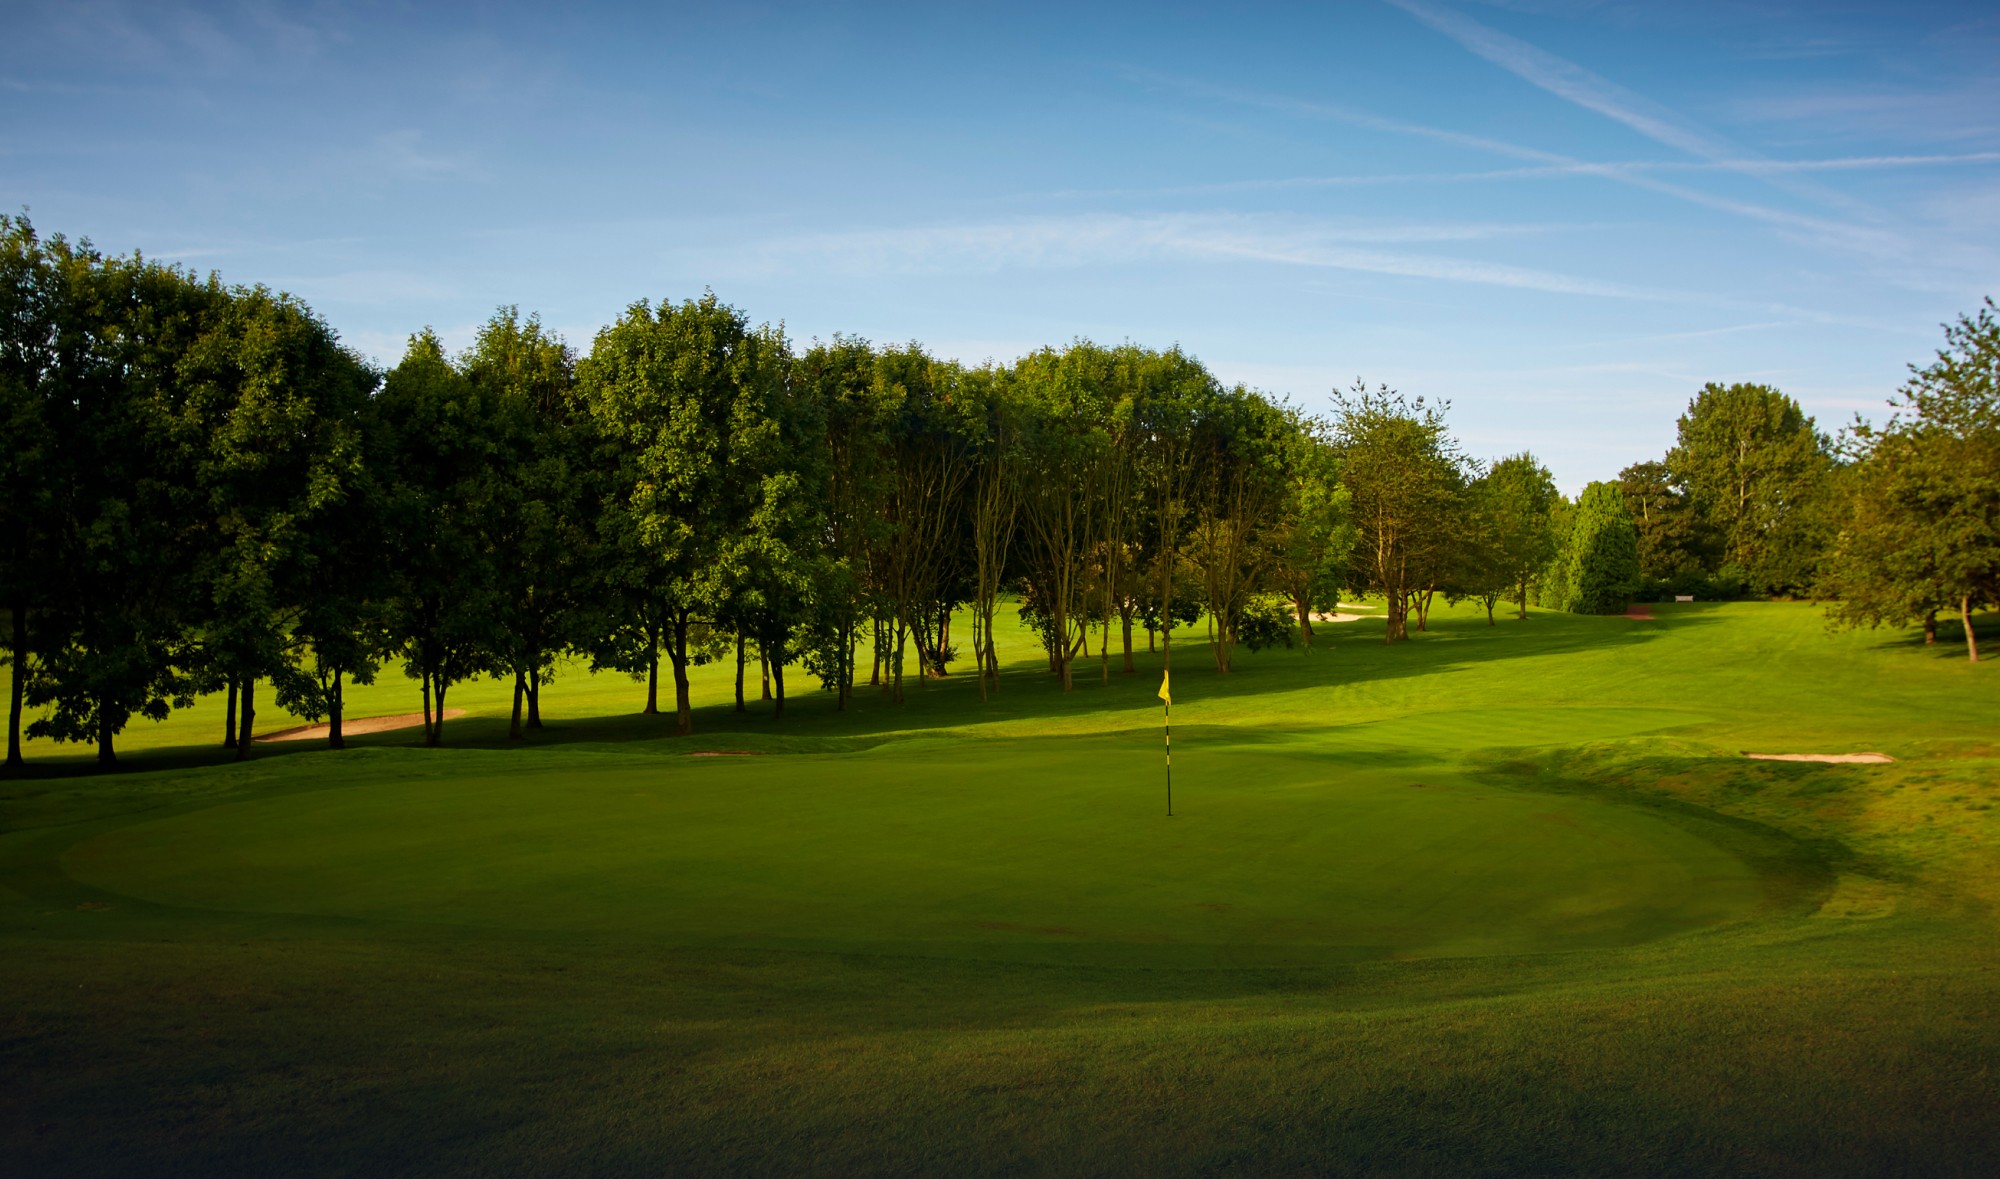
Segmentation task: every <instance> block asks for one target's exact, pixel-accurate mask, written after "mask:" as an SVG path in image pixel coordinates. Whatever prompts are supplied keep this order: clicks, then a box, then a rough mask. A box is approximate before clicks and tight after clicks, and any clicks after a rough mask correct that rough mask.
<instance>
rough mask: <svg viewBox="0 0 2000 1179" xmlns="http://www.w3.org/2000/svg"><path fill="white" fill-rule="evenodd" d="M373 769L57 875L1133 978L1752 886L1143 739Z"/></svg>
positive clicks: (1608, 939) (1629, 840)
mask: <svg viewBox="0 0 2000 1179" xmlns="http://www.w3.org/2000/svg"><path fill="white" fill-rule="evenodd" d="M373 760H375V761H376V762H378V763H386V764H380V765H379V768H378V769H377V772H375V773H370V774H367V775H366V776H365V777H361V776H357V778H358V779H359V780H353V781H350V782H348V783H343V784H339V785H331V786H328V787H326V788H324V789H320V790H314V791H309V792H304V793H296V794H289V795H286V796H283V797H280V798H276V799H268V800H259V801H253V802H243V803H233V804H229V805H225V806H219V807H213V808H209V809H205V810H200V811H196V812H194V813H192V814H189V815H185V816H181V817H177V818H172V819H166V820H161V821H156V822H150V823H141V824H138V825H136V826H132V827H127V828H122V829H120V830H117V831H114V832H111V833H108V834H105V835H102V836H99V837H97V838H96V839H93V840H90V841H87V842H85V843H82V844H80V845H78V846H77V847H76V848H74V849H72V850H71V851H70V852H69V853H68V855H67V856H66V857H65V859H64V867H65V869H66V870H67V871H68V872H69V873H70V874H71V875H72V876H74V877H75V878H76V879H77V880H79V881H82V882H84V883H87V884H90V885H93V886H96V887H99V888H102V889H104V890H106V891H107V892H114V893H119V894H123V895H127V896H132V897H135V898H142V899H144V900H147V901H151V902H154V903H158V904H166V905H186V906H195V907H200V908H205V909H221V910H243V911H252V912H258V913H273V914H275V913H295V914H316V915H323V916H339V917H353V918H365V919H369V920H388V921H398V922H432V923H440V924H462V925H476V926H488V927H506V928H520V929H533V930H542V931H555V930H572V931H578V932H585V933H588V934H590V935H593V936H598V937H618V938H629V939H640V940H644V941H647V942H664V943H669V944H699V945H706V946H729V947H738V948H763V949H774V948H775V949H793V950H800V949H807V950H830V951H838V952H850V953H851V952H857V951H866V952H874V953H891V954H916V955H926V956H928V955H948V956H954V957H972V958H982V957H989V956H995V957H1005V958H1019V959H1024V960H1032V961H1075V962H1090V963H1094V964H1099V965H1150V966H1164V965H1172V966H1218V965H1272V964H1300V963H1310V962H1314V961H1318V960H1322V959H1325V958H1329V957H1336V958H1337V957H1342V956H1366V955H1389V954H1401V955H1418V954H1467V953H1474V954H1477V953H1516V952H1528V951H1542V950H1561V949H1570V948H1576V947H1582V946H1597V945H1619V944H1626V943H1630V942H1637V941H1642V940H1645V939H1648V938H1653V937H1660V936H1664V935H1667V934H1671V933H1675V932H1679V931H1683V930H1687V929H1694V928H1701V927H1706V926H1711V925H1715V924H1718V923H1721V922H1725V921H1730V920H1741V919H1743V918H1745V917H1746V916H1748V915H1749V914H1750V913H1752V912H1753V911H1755V909H1756V907H1757V905H1758V902H1759V900H1760V898H1761V896H1762V892H1761V889H1760V887H1759V881H1758V879H1757V877H1756V875H1755V874H1754V872H1753V871H1752V870H1751V869H1750V867H1749V866H1748V865H1746V864H1745V863H1744V862H1743V861H1742V860H1741V859H1739V858H1737V857H1736V856H1734V855H1732V854H1731V853H1729V852H1728V851H1726V850H1724V849H1723V848H1721V847H1718V846H1717V845H1716V844H1714V843H1712V842H1709V841H1708V840H1706V839H1704V838H1702V836H1701V835H1700V834H1699V833H1697V832H1693V831H1690V830H1687V829H1685V828H1683V827H1677V826H1674V825H1672V824H1670V823H1668V822H1666V821H1664V820H1662V819H1661V818H1659V817H1657V816H1655V815H1652V814H1648V813H1646V812H1643V811H1638V810H1633V809H1630V808H1621V807H1616V806H1608V805H1605V804H1604V803H1601V802H1597V801H1593V800H1590V799H1585V798H1576V797H1548V796H1541V795H1535V794H1528V793H1522V792H1519V791H1510V790H1502V789H1495V788H1492V787H1484V786H1477V785H1472V784H1468V783H1465V782H1463V781H1460V780H1458V779H1457V778H1456V776H1455V775H1451V774H1449V773H1448V772H1446V773H1440V772H1439V771H1440V770H1442V767H1439V766H1435V765H1433V766H1429V767H1425V766H1422V765H1420V764H1419V765H1410V766H1403V767H1398V768H1397V769H1396V770H1393V771H1387V772H1385V771H1381V770H1367V769H1361V768H1357V766H1356V765H1354V764H1352V762H1350V763H1349V764H1343V763H1342V762H1341V761H1339V760H1335V759H1331V758H1329V757H1326V756H1316V755H1315V754H1313V753H1311V752H1299V753H1293V752H1269V751H1265V750H1207V751H1203V752H1200V753H1196V754H1193V755H1191V756H1184V758H1183V762H1182V767H1181V772H1182V777H1183V781H1184V783H1188V784H1189V785H1186V786H1184V788H1183V791H1182V797H1181V804H1180V809H1179V814H1178V815H1177V816H1176V817H1174V818H1171V819H1169V818H1166V817H1164V811H1163V806H1162V802H1161V793H1160V774H1159V769H1160V767H1159V764H1158V757H1157V752H1156V751H1155V750H1153V749H1152V748H1151V747H1150V745H1149V744H1148V743H1146V742H1144V741H1142V740H1140V739H1137V738H1126V739H1118V738H1083V737H1069V738H1054V739H1043V740H1019V739H1017V740H1006V741H993V742H981V743H978V744H977V745H976V746H975V747H973V748H965V749H961V750H959V751H957V752H956V753H954V754H953V755H952V756H950V757H948V758H947V757H944V756H940V755H939V753H938V752H936V751H916V752H903V753H893V754H888V755H875V756H861V755H835V756H829V755H817V756H804V757H799V758H795V759H786V760H785V761H783V762H780V763H777V764H775V765H773V764H766V763H763V762H761V761H759V760H758V759H753V758H747V757H739V758H715V759H702V760H700V761H694V762H691V763H686V764H680V765H673V766H671V767H663V766H661V765H660V764H658V763H657V762H654V763H650V764H643V765H638V766H634V765H632V764H630V763H629V762H623V761H621V760H614V759H605V760H606V762H607V764H605V765H602V766H594V765H589V764H588V763H585V764H584V765H578V766H572V767H570V768H567V769H564V770H541V771H539V772H527V773H511V774H505V775H486V774H478V773H473V774H469V775H467V776H465V777H458V778H453V779H450V780H446V781H440V780H437V779H424V778H418V779H407V778H398V777H397V776H396V774H395V768H394V759H393V758H376V759H373ZM1353 760H1354V761H1360V760H1362V759H1353ZM1426 770H1428V772H1427V773H1426V772H1424V771H1426Z"/></svg>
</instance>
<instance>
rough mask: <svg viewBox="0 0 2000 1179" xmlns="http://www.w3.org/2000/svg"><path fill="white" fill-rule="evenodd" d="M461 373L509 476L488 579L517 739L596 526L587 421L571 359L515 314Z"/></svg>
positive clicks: (570, 608) (578, 587)
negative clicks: (475, 391)
mask: <svg viewBox="0 0 2000 1179" xmlns="http://www.w3.org/2000/svg"><path fill="white" fill-rule="evenodd" d="M460 367H461V368H463V369H464V371H465V374H466V376H467V377H468V378H469V379H470V380H471V381H472V382H473V384H474V385H476V386H478V387H480V388H481V390H482V392H483V394H484V396H485V398H486V399H487V400H489V401H490V402H491V403H492V404H493V406H494V410H495V416H496V424H497V426H498V429H499V432H500V436H501V437H500V439H499V445H500V447H501V450H500V453H501V455H502V456H503V457H502V459H501V461H502V462H504V463H505V464H506V466H507V468H508V469H509V470H510V471H511V473H512V478H510V479H507V480H505V481H503V482H502V483H500V484H499V485H498V486H497V487H496V489H495V491H496V498H495V502H494V505H493V506H494V510H495V513H496V519H495V525H496V526H497V528H498V529H499V531H500V532H501V534H502V535H504V536H505V537H506V538H507V541H506V543H505V544H504V545H501V546H499V547H498V548H497V549H496V552H495V575H496V577H497V578H498V592H499V605H500V608H501V610H502V611H503V614H504V618H503V622H504V626H503V630H502V634H501V637H500V659H501V663H502V664H503V670H504V671H505V672H506V673H507V674H509V675H511V676H512V678H513V681H514V707H513V712H512V714H511V719H510V721H509V724H508V736H509V737H510V738H511V739H515V740H519V739H520V738H521V737H522V736H523V734H524V730H525V729H530V728H540V727H541V723H542V716H541V694H542V685H543V684H545V683H546V682H548V680H549V679H550V678H551V677H552V676H553V675H554V672H555V666H556V659H557V656H558V655H559V654H561V652H562V651H563V650H564V649H565V648H567V647H568V646H569V645H570V643H571V641H572V639H573V637H574V635H573V631H574V629H575V625H576V621H577V616H578V614H579V611H580V609H581V602H580V600H579V599H580V597H581V595H582V593H583V590H584V585H583V581H584V577H585V573H586V563H587V561H588V559H589V556H590V551H589V544H590V539H591V528H590V525H591V524H592V523H593V522H594V521H592V520H590V519H589V518H588V515H587V513H586V510H585V509H586V500H585V495H586V493H587V492H588V491H590V490H592V487H591V482H592V480H591V474H592V473H591V472H589V471H588V469H587V468H588V455H589V451H590V445H589V440H588V437H587V434H588V425H589V419H588V417H587V416H585V415H584V414H583V413H581V412H580V409H581V407H580V406H579V405H578V402H577V397H576V389H575V368H576V357H575V354H574V353H572V352H571V350H570V348H569V346H568V345H567V344H565V343H563V341H562V340H561V339H559V338H557V337H556V336H553V335H551V334H550V333H549V332H547V331H546V330H544V329H543V327H542V324H541V320H540V319H539V318H538V317H536V316H533V315H530V316H528V317H527V318H526V319H523V318H522V317H521V314H520V311H519V309H517V308H514V307H502V308H500V309H499V310H498V311H496V312H495V313H494V315H493V317H492V318H491V319H489V320H487V321H486V324H485V326H484V327H482V328H481V329H480V331H479V335H478V337H477V338H476V339H475V340H474V341H473V345H472V347H471V349H470V350H469V351H467V353H466V354H465V355H464V357H462V358H461V360H460ZM524 711H525V716H524V715H523V714H524Z"/></svg>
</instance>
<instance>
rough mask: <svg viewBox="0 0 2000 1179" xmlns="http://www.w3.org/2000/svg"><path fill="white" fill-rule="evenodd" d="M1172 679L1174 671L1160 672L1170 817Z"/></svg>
mask: <svg viewBox="0 0 2000 1179" xmlns="http://www.w3.org/2000/svg"><path fill="white" fill-rule="evenodd" d="M1172 679H1173V673H1172V672H1169V671H1162V672H1161V673H1160V707H1161V708H1163V709H1165V710H1166V711H1165V712H1164V713H1162V716H1163V717H1164V719H1165V724H1166V730H1165V732H1166V738H1167V817H1168V818H1169V819H1171V818H1173V817H1174V694H1173V692H1172V690H1171V689H1170V688H1169V686H1168V685H1169V683H1170V682H1171V681H1172Z"/></svg>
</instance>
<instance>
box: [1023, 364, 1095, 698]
mask: <svg viewBox="0 0 2000 1179" xmlns="http://www.w3.org/2000/svg"><path fill="white" fill-rule="evenodd" d="M1015 378H1016V381H1017V382H1018V384H1019V388H1020V389H1021V392H1022V395H1023V399H1024V401H1025V403H1026V409H1027V411H1028V413H1027V419H1028V422H1029V425H1028V427H1027V430H1026V431H1025V433H1024V437H1023V440H1022V441H1023V447H1022V459H1023V463H1022V472H1021V478H1022V487H1023V493H1022V500H1021V520H1022V540H1023V541H1025V542H1026V543H1025V545H1024V546H1023V547H1024V549H1025V552H1024V553H1023V557H1024V564H1025V565H1026V567H1027V569H1028V575H1027V578H1026V583H1027V584H1026V588H1027V592H1028V596H1029V598H1030V604H1031V606H1033V607H1034V608H1036V609H1038V610H1039V611H1040V613H1041V615H1042V617H1043V619H1044V623H1045V626H1044V629H1045V633H1044V643H1045V645H1046V646H1047V648H1048V653H1049V665H1050V668H1051V670H1053V671H1054V672H1055V674H1056V676H1057V678H1059V679H1060V680H1061V681H1062V686H1063V691H1065V692H1067V691H1070V690H1072V689H1073V688H1074V687H1075V675H1074V663H1075V659H1076V656H1077V654H1078V653H1079V652H1080V651H1081V650H1082V649H1083V646H1084V642H1085V639H1086V638H1087V635H1088V632H1087V630H1086V627H1085V620H1086V618H1087V615H1086V614H1085V609H1086V601H1087V598H1086V595H1087V594H1088V592H1089V589H1090V585H1089V576H1090V569H1089V558H1090V553H1091V549H1092V547H1093V545H1095V544H1096V543H1097V542H1098V540H1099V538H1100V537H1101V535H1102V532H1101V530H1100V528H1099V527H1098V514H1099V510H1100V504H1101V498H1100V493H1101V487H1100V485H1099V482H1098V477H1097V476H1098V469H1099V463H1100V462H1102V461H1103V458H1104V454H1105V451H1106V449H1107V448H1108V446H1109V443H1110V439H1109V436H1108V434H1107V432H1106V430H1105V426H1104V422H1105V417H1106V411H1107V409H1108V400H1107V396H1106V393H1107V390H1106V387H1105V386H1106V373H1105V365H1104V364H1103V363H1102V354H1101V352H1100V350H1098V349H1097V348H1095V347H1094V346H1092V345H1088V344H1084V343H1081V342H1079V343H1078V344H1076V345H1074V346H1072V347H1070V348H1069V349H1067V350H1065V351H1062V352H1057V351H1055V350H1054V349H1044V350H1042V351H1041V352H1038V353H1036V354H1034V355H1032V356H1028V357H1024V358H1022V360H1021V361H1020V362H1019V364H1017V365H1016V367H1015Z"/></svg>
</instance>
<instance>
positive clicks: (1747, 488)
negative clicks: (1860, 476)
mask: <svg viewBox="0 0 2000 1179" xmlns="http://www.w3.org/2000/svg"><path fill="white" fill-rule="evenodd" d="M1666 466H1667V469H1668V471H1669V472H1671V474H1672V476H1673V481H1674V482H1675V483H1678V484H1679V485H1681V486H1683V487H1685V488H1686V489H1687V496H1688V502H1689V505H1690V506H1691V508H1692V509H1693V511H1694V513H1695V515H1696V517H1697V519H1699V520H1700V521H1701V524H1702V526H1703V527H1704V528H1706V529H1708V530H1709V531H1710V532H1711V534H1712V535H1713V536H1714V537H1715V538H1716V543H1717V547H1718V549H1719V552H1720V557H1721V561H1722V562H1723V564H1724V565H1725V566H1735V567H1736V568H1738V569H1740V570H1742V575H1743V576H1744V578H1745V579H1746V580H1747V582H1748V583H1749V585H1750V587H1751V588H1752V589H1755V590H1757V591H1759V592H1762V593H1786V592H1792V591H1795V590H1799V589H1802V588H1805V587H1807V586H1809V585H1811V583H1812V580H1813V577H1814V571H1815V567H1816V566H1817V563H1818V560H1819V556H1820V552H1821V550H1822V549H1823V548H1824V545H1825V544H1826V542H1827V541H1828V540H1829V539H1830V538H1828V537H1827V536H1826V535H1825V534H1824V530H1823V525H1824V521H1825V517H1824V514H1823V513H1821V512H1820V511H1819V510H1818V508H1819V505H1820V503H1821V501H1822V498H1823V497H1824V495H1825V493H1826V490H1827V488H1828V478H1829V475H1830V472H1831V470H1832V466H1833V464H1832V458H1831V455H1830V443H1829V442H1828V440H1827V438H1826V437H1825V435H1823V434H1821V433H1820V432H1819V431H1818V430H1817V429H1816V428H1815V427H1814V425H1813V420H1812V419H1811V418H1810V417H1808V416H1806V414H1805V412H1804V411H1803V410H1801V409H1800V408H1799V405H1798V402H1796V401H1793V400H1792V399H1791V398H1789V397H1787V396H1785V395H1784V394H1783V393H1780V392H1778V391H1777V390H1776V389H1773V388H1771V387H1769V386H1767V385H1751V384H1736V385H1728V386H1724V385H1718V384H1713V383H1711V384H1709V385H1706V386H1704V387H1703V388H1702V391H1701V392H1700V393H1699V394H1698V395H1696V397H1695V399H1694V400H1693V401H1692V402H1690V403H1689V405H1688V410H1687V412H1686V413H1684V414H1682V415H1681V417H1680V421H1679V424H1678V437H1677V441H1676V442H1675V444H1674V447H1673V449H1672V450H1670V451H1669V452H1668V453H1667V459H1666Z"/></svg>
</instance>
